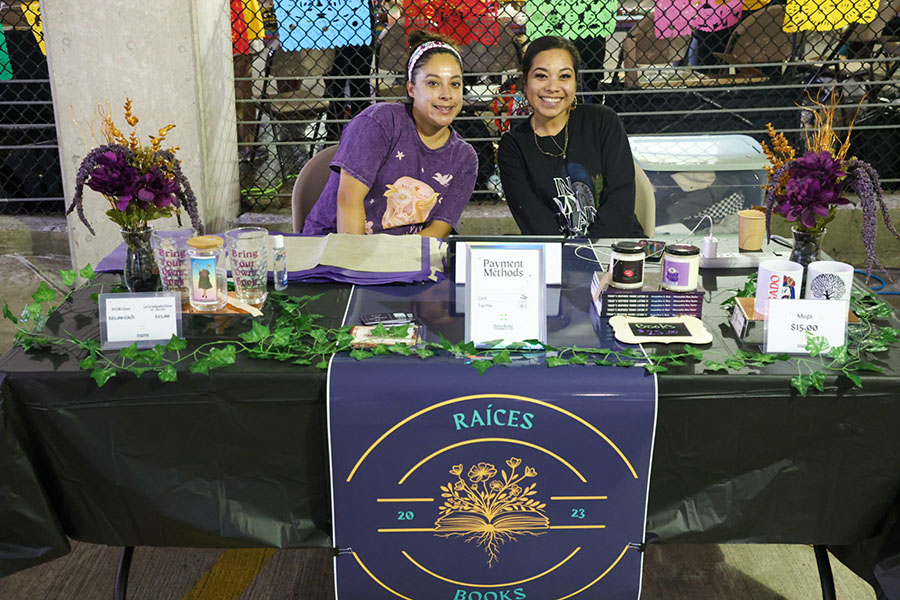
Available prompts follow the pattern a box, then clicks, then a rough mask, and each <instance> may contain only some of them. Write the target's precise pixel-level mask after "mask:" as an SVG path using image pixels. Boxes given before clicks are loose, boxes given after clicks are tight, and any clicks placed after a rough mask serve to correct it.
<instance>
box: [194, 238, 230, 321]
mask: <svg viewBox="0 0 900 600" xmlns="http://www.w3.org/2000/svg"><path fill="white" fill-rule="evenodd" d="M187 245H188V251H187V253H188V257H189V259H190V274H191V296H190V301H191V306H192V307H194V309H195V310H200V311H213V310H219V309H220V308H222V307H224V306H225V304H226V303H227V302H228V287H227V285H228V280H227V277H228V276H227V271H226V267H225V247H224V242H223V241H222V238H218V237H215V236H212V235H199V236H197V237H192V238H191V239H189V240H188V241H187Z"/></svg>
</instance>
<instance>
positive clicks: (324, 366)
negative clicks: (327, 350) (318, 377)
mask: <svg viewBox="0 0 900 600" xmlns="http://www.w3.org/2000/svg"><path fill="white" fill-rule="evenodd" d="M315 367H316V368H317V369H327V368H328V361H327V360H320V361H319V362H317V363H316V364H315Z"/></svg>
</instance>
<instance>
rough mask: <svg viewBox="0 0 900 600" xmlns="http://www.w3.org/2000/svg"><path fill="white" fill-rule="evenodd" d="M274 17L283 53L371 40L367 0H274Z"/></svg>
mask: <svg viewBox="0 0 900 600" xmlns="http://www.w3.org/2000/svg"><path fill="white" fill-rule="evenodd" d="M275 16H276V18H277V19H278V38H279V40H280V42H281V48H282V49H283V50H284V51H285V52H293V51H294V50H301V49H323V48H336V47H339V46H367V45H369V44H371V43H372V16H371V9H370V1H369V0H346V1H339V0H276V2H275Z"/></svg>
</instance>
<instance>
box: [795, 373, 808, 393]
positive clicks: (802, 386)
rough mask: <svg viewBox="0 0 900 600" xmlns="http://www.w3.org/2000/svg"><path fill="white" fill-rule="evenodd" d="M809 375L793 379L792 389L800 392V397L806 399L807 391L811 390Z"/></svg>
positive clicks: (797, 376)
mask: <svg viewBox="0 0 900 600" xmlns="http://www.w3.org/2000/svg"><path fill="white" fill-rule="evenodd" d="M809 384H810V378H809V375H796V376H794V377H791V387H792V388H794V389H795V390H797V391H798V392H800V395H801V396H803V397H804V398H806V391H807V390H808V389H809Z"/></svg>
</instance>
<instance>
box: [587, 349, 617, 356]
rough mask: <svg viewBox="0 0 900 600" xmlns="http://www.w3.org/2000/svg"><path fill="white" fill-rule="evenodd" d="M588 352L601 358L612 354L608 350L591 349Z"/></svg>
mask: <svg viewBox="0 0 900 600" xmlns="http://www.w3.org/2000/svg"><path fill="white" fill-rule="evenodd" d="M590 351H591V353H592V354H600V355H602V356H609V355H610V354H612V353H613V351H612V350H610V349H609V348H591V350H590Z"/></svg>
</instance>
